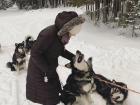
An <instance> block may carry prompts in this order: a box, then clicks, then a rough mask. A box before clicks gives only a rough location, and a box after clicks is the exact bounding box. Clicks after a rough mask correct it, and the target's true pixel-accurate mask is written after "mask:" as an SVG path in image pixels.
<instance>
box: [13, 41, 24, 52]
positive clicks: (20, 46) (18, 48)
mask: <svg viewBox="0 0 140 105" xmlns="http://www.w3.org/2000/svg"><path fill="white" fill-rule="evenodd" d="M15 47H16V48H15V52H18V53H21V54H23V53H25V51H24V41H23V42H22V43H15Z"/></svg>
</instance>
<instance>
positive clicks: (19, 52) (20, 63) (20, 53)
mask: <svg viewBox="0 0 140 105" xmlns="http://www.w3.org/2000/svg"><path fill="white" fill-rule="evenodd" d="M25 64H26V54H25V50H24V41H23V42H22V43H18V44H17V43H16V44H15V52H14V54H13V57H12V62H8V63H7V67H9V68H11V71H19V70H22V69H24V68H25Z"/></svg>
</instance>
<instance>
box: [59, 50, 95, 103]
mask: <svg viewBox="0 0 140 105" xmlns="http://www.w3.org/2000/svg"><path fill="white" fill-rule="evenodd" d="M91 60H92V59H91V58H89V59H88V61H87V62H86V61H85V60H84V55H83V54H81V52H80V51H77V52H76V56H75V58H74V60H73V61H71V63H69V64H67V65H66V67H68V68H71V69H72V73H71V74H70V76H69V77H68V79H67V82H66V85H65V86H64V87H63V90H62V93H61V96H60V99H61V101H62V102H63V103H64V104H65V105H91V104H92V100H91V96H90V94H91V92H92V91H93V90H95V87H94V86H95V85H94V79H93V78H92V77H93V76H92V75H91V74H92V73H91V71H90V68H89V66H88V65H90V62H91Z"/></svg>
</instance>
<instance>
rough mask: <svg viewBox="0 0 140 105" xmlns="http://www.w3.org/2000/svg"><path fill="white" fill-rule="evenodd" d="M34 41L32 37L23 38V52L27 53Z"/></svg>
mask: <svg viewBox="0 0 140 105" xmlns="http://www.w3.org/2000/svg"><path fill="white" fill-rule="evenodd" d="M35 41H36V40H34V38H33V37H32V36H27V37H26V38H25V43H24V48H25V52H26V53H29V52H30V50H31V48H32V46H33V44H34V43H35Z"/></svg>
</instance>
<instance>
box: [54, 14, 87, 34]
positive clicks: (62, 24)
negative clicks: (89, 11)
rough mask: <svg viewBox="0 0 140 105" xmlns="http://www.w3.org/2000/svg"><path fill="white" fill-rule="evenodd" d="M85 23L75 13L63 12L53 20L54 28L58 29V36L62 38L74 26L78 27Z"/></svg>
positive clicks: (80, 16)
mask: <svg viewBox="0 0 140 105" xmlns="http://www.w3.org/2000/svg"><path fill="white" fill-rule="evenodd" d="M84 22H85V18H84V17H82V15H79V16H78V14H77V13H76V12H73V11H70V12H66V11H63V12H62V13H59V14H58V15H57V17H56V20H55V26H56V28H57V29H58V33H57V35H58V36H63V35H65V34H66V33H68V32H69V31H70V30H71V29H73V27H74V26H76V25H80V24H82V23H84Z"/></svg>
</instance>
